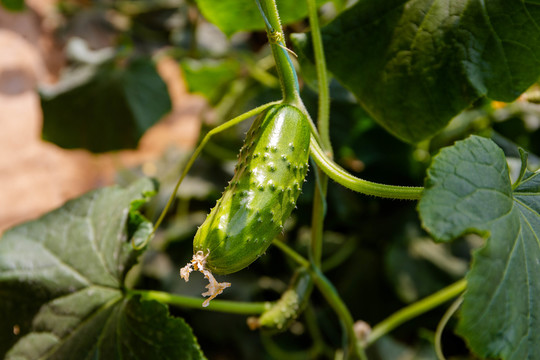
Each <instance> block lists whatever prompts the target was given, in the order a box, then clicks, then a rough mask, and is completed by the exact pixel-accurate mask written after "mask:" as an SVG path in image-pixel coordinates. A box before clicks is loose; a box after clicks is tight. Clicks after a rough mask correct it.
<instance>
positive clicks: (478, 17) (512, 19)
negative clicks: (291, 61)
mask: <svg viewBox="0 0 540 360" xmlns="http://www.w3.org/2000/svg"><path fill="white" fill-rule="evenodd" d="M538 5H539V2H538V1H522V0H485V1H478V0H441V1H433V0H409V1H407V0H361V1H358V2H357V3H356V5H354V6H353V7H352V8H350V9H348V10H346V11H345V12H343V13H342V14H340V16H338V17H337V18H336V19H335V20H334V21H333V22H332V23H330V24H329V25H328V26H326V27H325V28H324V29H323V38H324V46H325V52H326V58H327V64H328V69H329V70H330V71H331V72H332V73H333V75H334V76H335V77H336V78H337V79H338V80H339V81H341V82H342V83H343V84H344V85H345V86H347V87H348V88H349V89H350V90H351V91H352V92H354V94H355V95H356V96H357V98H358V100H359V101H360V102H361V103H362V105H363V106H364V107H365V108H366V109H367V110H368V111H369V112H370V113H371V114H372V115H373V116H374V117H375V119H376V120H377V121H378V122H379V123H380V124H381V125H383V126H384V127H385V128H386V129H387V130H388V131H390V132H391V133H392V134H394V135H395V136H397V137H399V138H401V139H403V140H406V141H409V142H416V141H420V140H422V139H425V138H427V137H430V136H432V135H434V134H435V133H436V132H438V131H439V130H441V129H442V128H443V127H444V126H445V125H446V124H447V123H448V122H449V120H450V119H451V118H452V117H454V116H455V115H457V114H458V113H459V112H461V111H462V110H463V109H465V108H467V107H468V106H469V105H470V104H471V103H472V102H473V101H474V100H475V99H478V98H479V97H482V96H487V97H489V98H491V99H495V100H501V101H512V100H514V99H515V98H516V97H517V96H519V95H520V94H521V93H522V92H523V91H525V90H526V89H527V88H528V87H529V86H530V85H532V84H533V83H534V81H536V80H537V79H538V76H539V75H540V27H539V21H538V19H540V6H538ZM296 45H297V46H298V47H300V48H301V49H302V50H303V51H304V52H306V53H307V54H308V56H309V53H310V52H311V47H312V45H311V40H310V37H309V36H305V35H301V36H297V37H296Z"/></svg>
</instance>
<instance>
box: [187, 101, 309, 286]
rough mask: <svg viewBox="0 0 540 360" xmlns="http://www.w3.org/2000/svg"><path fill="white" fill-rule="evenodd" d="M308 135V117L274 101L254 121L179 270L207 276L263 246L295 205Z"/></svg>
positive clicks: (245, 261)
mask: <svg viewBox="0 0 540 360" xmlns="http://www.w3.org/2000/svg"><path fill="white" fill-rule="evenodd" d="M309 139H310V125H309V122H308V120H307V118H306V116H305V115H304V114H303V113H302V112H301V111H300V110H298V109H297V108H296V107H294V106H292V105H283V104H282V105H276V106H273V107H271V108H269V109H268V110H266V111H265V112H264V113H262V114H261V115H259V116H258V117H257V118H256V119H255V120H254V122H253V124H252V125H251V127H250V129H249V131H248V133H247V136H246V139H245V142H244V145H243V147H242V149H241V150H240V153H239V158H238V163H237V165H236V168H235V174H234V177H233V178H232V180H231V181H230V182H229V185H228V186H227V188H226V189H225V191H224V192H223V195H222V197H221V198H220V199H219V200H218V201H217V204H216V206H215V207H214V208H213V209H212V210H211V212H210V213H209V214H208V216H207V218H206V220H205V221H204V223H203V224H202V226H201V227H200V228H199V229H198V231H197V233H196V235H195V238H194V240H193V253H194V256H193V260H192V262H191V263H190V264H188V265H187V266H186V267H185V268H183V269H182V271H181V274H182V277H183V278H184V279H187V278H188V277H189V273H190V272H191V271H192V270H191V268H192V267H194V268H195V270H199V271H201V269H205V270H207V272H206V273H205V276H206V277H208V272H211V273H215V274H230V273H234V272H236V271H239V270H242V269H243V268H245V267H246V266H248V265H249V264H251V263H252V262H253V261H255V260H256V259H257V258H258V257H260V256H261V255H262V254H263V253H264V252H265V251H266V249H267V248H268V246H270V244H271V243H272V240H273V239H274V238H275V237H276V236H277V235H278V234H279V233H280V232H281V231H282V230H283V223H284V222H285V220H286V219H287V218H288V217H289V216H290V214H291V212H292V211H293V209H294V208H295V207H296V200H297V199H298V196H299V195H300V192H301V190H302V184H303V182H304V178H305V176H306V173H307V170H308V157H309ZM209 280H210V282H211V284H210V285H212V279H209ZM210 285H209V286H210ZM209 290H210V289H209ZM209 296H211V295H209Z"/></svg>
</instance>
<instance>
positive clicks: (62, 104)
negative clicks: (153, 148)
mask: <svg viewBox="0 0 540 360" xmlns="http://www.w3.org/2000/svg"><path fill="white" fill-rule="evenodd" d="M65 81H66V82H69V81H70V80H69V79H66V80H65ZM60 86H62V85H60ZM41 106H42V108H43V138H44V139H45V140H48V141H51V142H53V143H55V144H57V145H59V146H61V147H64V148H68V149H71V148H85V149H88V150H90V151H93V152H103V151H111V150H119V149H125V148H135V147H136V146H137V143H138V141H139V139H140V137H141V136H142V135H143V134H144V132H145V131H146V130H147V129H148V128H150V127H151V126H152V125H154V124H155V123H156V122H157V121H158V120H159V119H161V117H162V116H163V115H165V114H166V113H167V112H169V111H170V109H171V100H170V98H169V93H168V91H167V87H166V85H165V83H164V82H163V80H162V79H161V77H160V76H159V74H158V73H157V71H156V67H155V65H154V63H153V62H152V61H151V60H150V59H144V58H141V59H136V60H133V61H130V62H129V63H128V64H127V65H122V64H120V65H119V64H116V63H114V62H107V63H105V64H103V65H100V66H99V68H98V69H97V71H96V73H95V75H94V76H93V77H91V78H90V79H89V80H88V81H87V82H84V83H83V84H80V85H77V86H74V87H73V86H71V87H68V88H67V89H66V90H65V91H62V92H60V93H59V94H56V95H55V96H54V97H49V96H45V95H44V94H42V99H41Z"/></svg>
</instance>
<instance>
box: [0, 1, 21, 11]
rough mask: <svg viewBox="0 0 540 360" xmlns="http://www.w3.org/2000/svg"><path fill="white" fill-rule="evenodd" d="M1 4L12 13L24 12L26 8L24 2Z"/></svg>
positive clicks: (0, 2)
mask: <svg viewBox="0 0 540 360" xmlns="http://www.w3.org/2000/svg"><path fill="white" fill-rule="evenodd" d="M0 4H1V5H2V6H3V7H4V9H7V10H10V11H23V10H24V9H25V8H26V7H25V6H24V0H1V1H0Z"/></svg>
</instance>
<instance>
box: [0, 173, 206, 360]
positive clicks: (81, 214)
mask: <svg viewBox="0 0 540 360" xmlns="http://www.w3.org/2000/svg"><path fill="white" fill-rule="evenodd" d="M154 191H155V186H154V183H153V182H152V181H150V180H148V179H142V180H139V181H137V182H136V183H134V184H132V185H131V186H130V187H128V188H125V189H123V188H119V187H110V188H104V189H100V190H96V191H94V192H91V193H88V194H86V195H83V196H82V197H80V198H78V199H75V200H72V201H69V202H68V203H66V204H65V205H64V206H62V207H61V208H59V209H57V210H54V211H52V212H51V213H48V214H46V215H44V216H43V217H41V218H40V219H37V220H35V221H31V222H28V223H26V224H23V225H20V226H18V227H15V228H13V229H12V230H9V231H7V232H6V233H5V234H4V235H3V237H2V238H0V317H1V318H2V322H1V323H0V336H2V341H0V356H1V355H4V354H6V352H7V354H6V359H37V358H47V359H67V358H73V354H77V358H79V359H119V358H121V359H130V358H141V359H163V358H170V359H201V358H203V355H202V353H201V352H200V350H199V347H198V345H197V342H196V340H195V339H194V337H193V334H192V332H191V330H190V328H189V327H188V326H187V325H186V324H185V323H184V321H183V320H181V319H174V318H170V317H169V316H168V314H167V310H166V307H165V306H164V305H162V304H159V303H156V302H144V301H143V302H140V301H139V299H138V298H134V297H129V296H128V297H126V296H125V291H124V289H123V286H124V285H123V281H124V276H125V274H126V272H127V271H128V270H129V269H130V268H131V266H132V265H133V264H134V263H135V261H136V257H137V256H138V255H139V254H140V252H139V251H136V250H134V249H133V247H132V246H131V244H130V240H131V239H130V237H131V235H132V234H133V236H135V235H136V234H137V232H138V231H139V230H140V229H145V228H146V227H147V226H148V225H149V224H150V223H149V222H148V221H147V220H144V221H142V219H144V218H143V217H142V215H141V214H140V213H138V210H137V209H138V208H139V207H140V206H141V204H142V202H143V201H142V200H145V199H147V197H148V196H150V195H152V194H153V193H154Z"/></svg>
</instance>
